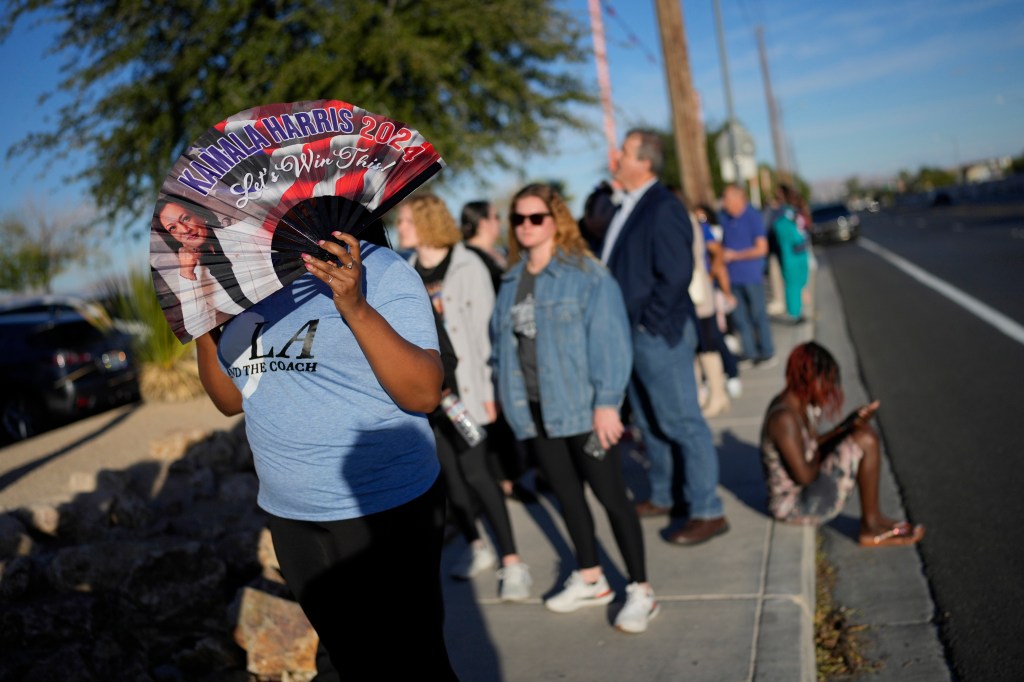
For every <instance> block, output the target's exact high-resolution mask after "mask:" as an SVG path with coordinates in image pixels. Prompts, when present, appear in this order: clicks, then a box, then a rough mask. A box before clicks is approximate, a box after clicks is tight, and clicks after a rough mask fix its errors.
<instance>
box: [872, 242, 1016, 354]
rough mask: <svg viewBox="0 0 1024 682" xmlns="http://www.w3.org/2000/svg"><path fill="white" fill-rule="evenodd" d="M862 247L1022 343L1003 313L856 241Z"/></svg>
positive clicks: (876, 247)
mask: <svg viewBox="0 0 1024 682" xmlns="http://www.w3.org/2000/svg"><path fill="white" fill-rule="evenodd" d="M857 243H859V244H860V245H861V246H862V247H863V248H865V249H867V250H868V251H870V252H872V253H874V254H875V255H878V256H881V257H882V258H884V259H885V260H887V261H889V262H890V263H892V264H893V265H895V266H896V267H897V268H899V269H900V270H902V271H903V272H905V273H907V274H908V275H910V276H911V277H913V278H914V279H916V280H917V281H918V282H920V283H921V284H923V285H925V286H926V287H929V288H931V289H934V290H935V291H937V292H939V293H940V294H942V295H943V296H945V297H946V298H948V299H949V300H951V301H953V302H954V303H957V304H958V305H960V306H961V307H963V308H964V309H965V310H967V312H969V313H973V314H974V315H977V316H978V317H980V318H981V319H983V320H984V321H986V322H988V323H989V324H990V325H992V326H993V327H995V328H996V329H998V330H999V331H1001V332H1003V333H1004V334H1006V335H1007V336H1009V337H1010V338H1011V339H1013V340H1014V341H1016V342H1017V343H1020V344H1024V326H1022V325H1020V324H1018V323H1017V322H1015V321H1013V320H1011V319H1010V318H1009V317H1007V316H1006V315H1004V314H1002V313H1001V312H999V311H998V310H995V309H994V308H992V307H991V306H989V305H986V304H985V303H982V302H981V301H979V300H978V299H976V298H974V297H973V296H971V295H970V294H965V293H964V292H962V291H960V290H959V289H957V288H956V287H955V286H953V285H952V284H949V283H947V282H945V281H943V280H941V279H939V278H938V277H936V276H935V275H932V274H929V273H928V272H926V271H924V270H922V269H921V268H919V267H917V266H916V265H914V264H913V263H911V262H910V261H908V260H907V259H905V258H903V257H902V256H897V255H896V254H895V253H893V252H892V251H890V250H888V249H886V248H885V247H884V246H881V245H879V244H876V243H875V242H873V241H871V240H870V239H867V238H866V237H861V238H860V239H858V240H857Z"/></svg>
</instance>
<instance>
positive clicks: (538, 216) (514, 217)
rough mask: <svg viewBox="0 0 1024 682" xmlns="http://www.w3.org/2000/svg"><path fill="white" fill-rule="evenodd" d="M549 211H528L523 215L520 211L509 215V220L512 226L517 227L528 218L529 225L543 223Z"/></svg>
mask: <svg viewBox="0 0 1024 682" xmlns="http://www.w3.org/2000/svg"><path fill="white" fill-rule="evenodd" d="M550 215H551V214H550V213H530V214H528V215H523V214H522V213H513V214H511V215H510V216H509V221H511V223H512V227H519V226H520V225H522V224H523V222H524V221H527V220H529V221H530V224H531V225H543V224H544V219H545V218H547V217H548V216H550Z"/></svg>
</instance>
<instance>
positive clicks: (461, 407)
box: [441, 393, 484, 447]
mask: <svg viewBox="0 0 1024 682" xmlns="http://www.w3.org/2000/svg"><path fill="white" fill-rule="evenodd" d="M441 408H442V409H443V410H444V413H445V414H446V415H448V418H449V419H451V420H452V424H454V425H455V430H456V431H458V432H459V435H461V436H462V437H463V438H465V439H466V442H467V443H469V447H474V446H476V445H479V444H480V442H481V441H483V439H484V430H483V428H481V427H480V425H479V424H477V423H476V420H475V419H473V418H472V417H471V416H469V410H468V409H466V404H465V403H464V402H462V400H461V399H460V398H459V396H457V395H456V394H455V393H448V394H447V395H445V396H444V397H443V398H441Z"/></svg>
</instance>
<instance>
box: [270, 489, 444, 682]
mask: <svg viewBox="0 0 1024 682" xmlns="http://www.w3.org/2000/svg"><path fill="white" fill-rule="evenodd" d="M270 533H271V536H272V537H273V540H274V549H275V550H276V552H277V558H278V562H279V563H280V564H281V572H282V574H284V579H285V581H287V583H288V587H289V589H291V591H292V594H294V595H295V597H296V599H298V601H299V604H300V605H301V606H302V610H303V611H304V612H305V613H306V617H307V618H309V622H310V623H311V624H312V625H313V628H314V629H315V630H316V632H317V634H318V635H319V636H320V642H321V644H322V645H323V647H324V648H326V649H327V652H328V653H329V654H330V661H331V663H332V664H333V667H334V668H335V670H336V671H337V673H338V674H339V675H340V679H343V680H371V679H421V678H422V679H434V678H439V679H442V680H455V679H457V678H456V676H455V673H454V671H452V667H451V663H450V662H449V660H448V650H447V648H446V647H445V642H444V601H443V598H442V594H441V575H440V570H441V544H442V538H443V533H444V494H443V492H442V489H441V484H440V481H438V482H436V483H434V485H433V486H432V487H431V488H430V490H428V491H427V492H426V493H424V494H423V495H421V496H420V497H418V498H416V499H415V500H413V501H411V502H408V503H406V504H403V505H401V506H399V507H395V508H394V509H389V510H387V511H383V512H380V513H377V514H371V515H369V516H364V517H361V518H357V519H346V520H343V521H327V522H315V521H296V520H292V519H283V518H280V517H277V516H271V517H270ZM320 672H321V673H322V674H323V676H324V677H328V674H327V673H326V671H324V670H323V669H321V670H320Z"/></svg>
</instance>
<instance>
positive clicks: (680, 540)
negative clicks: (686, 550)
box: [665, 516, 729, 547]
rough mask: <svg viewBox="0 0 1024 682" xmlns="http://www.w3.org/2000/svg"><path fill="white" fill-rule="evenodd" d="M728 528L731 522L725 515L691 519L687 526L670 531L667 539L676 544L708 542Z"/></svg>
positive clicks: (688, 545) (687, 544)
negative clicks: (713, 517) (715, 517)
mask: <svg viewBox="0 0 1024 682" xmlns="http://www.w3.org/2000/svg"><path fill="white" fill-rule="evenodd" d="M728 530H729V522H728V521H726V520H725V517H724V516H719V517H718V518H717V519H690V520H689V521H687V522H686V525H685V526H683V527H682V528H680V529H679V530H677V531H673V532H671V533H669V534H668V535H667V536H666V537H665V539H666V540H668V541H669V542H671V543H672V544H674V545H685V546H687V547H690V546H692V545H699V544H700V543H702V542H707V541H708V540H710V539H711V538H713V537H715V536H716V535H721V534H722V533H725V532H726V531H728Z"/></svg>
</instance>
